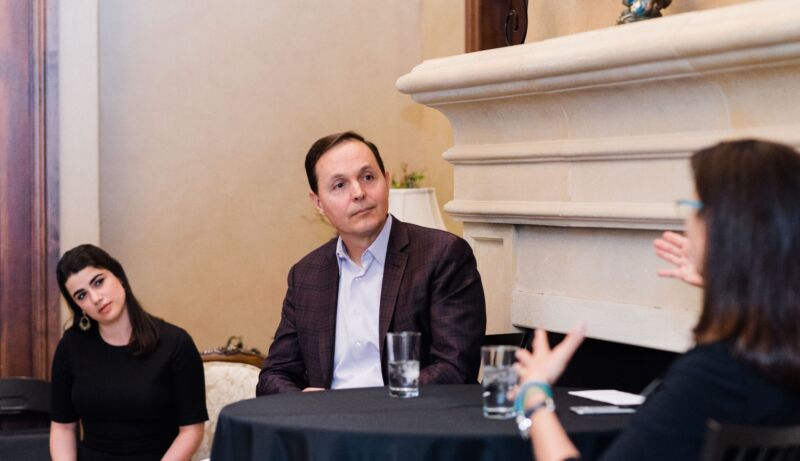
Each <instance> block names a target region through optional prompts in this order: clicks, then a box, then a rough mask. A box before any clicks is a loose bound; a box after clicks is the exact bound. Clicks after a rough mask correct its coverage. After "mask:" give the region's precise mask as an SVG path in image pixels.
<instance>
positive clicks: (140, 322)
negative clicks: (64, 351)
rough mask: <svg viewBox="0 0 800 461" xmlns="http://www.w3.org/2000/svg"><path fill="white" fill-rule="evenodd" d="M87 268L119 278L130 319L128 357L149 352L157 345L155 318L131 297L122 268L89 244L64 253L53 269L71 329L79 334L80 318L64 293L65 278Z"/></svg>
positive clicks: (95, 326) (76, 306)
mask: <svg viewBox="0 0 800 461" xmlns="http://www.w3.org/2000/svg"><path fill="white" fill-rule="evenodd" d="M87 267H96V268H98V269H106V270H108V271H109V272H111V273H112V274H114V276H115V277H117V278H118V279H119V281H120V282H121V283H122V286H123V288H124V289H125V304H126V305H127V310H128V316H129V318H130V320H131V330H132V331H131V339H130V342H129V343H128V347H129V348H130V351H131V354H133V355H143V354H147V353H148V352H151V351H152V350H153V349H155V347H156V345H157V344H158V329H157V328H156V325H155V322H154V320H155V317H153V316H151V315H150V314H148V313H147V312H145V310H144V309H143V308H142V306H141V304H139V301H138V300H137V299H136V296H134V295H133V290H132V289H131V284H130V282H128V276H126V275H125V270H124V269H122V264H120V263H119V261H117V260H116V259H114V258H112V257H111V255H109V254H108V253H106V252H105V251H103V250H102V249H100V248H98V247H96V246H94V245H89V244H84V245H79V246H77V247H75V248H73V249H71V250H69V251H68V252H66V253H64V256H62V257H61V260H60V261H58V266H57V267H56V279H57V280H58V288H59V289H60V290H61V294H62V295H63V296H64V299H66V300H67V304H68V305H69V308H70V309H71V310H72V326H71V327H70V328H71V329H73V330H75V331H78V332H81V330H80V329H79V328H78V323H79V322H80V318H81V316H82V315H83V314H82V312H81V308H80V307H78V304H77V303H75V300H73V299H72V296H71V295H70V293H69V291H68V290H67V287H66V283H67V279H68V278H69V277H70V276H71V275H73V274H77V273H78V272H80V271H82V270H83V269H85V268H87ZM89 320H90V322H91V323H92V328H98V325H97V322H95V321H94V320H92V319H89Z"/></svg>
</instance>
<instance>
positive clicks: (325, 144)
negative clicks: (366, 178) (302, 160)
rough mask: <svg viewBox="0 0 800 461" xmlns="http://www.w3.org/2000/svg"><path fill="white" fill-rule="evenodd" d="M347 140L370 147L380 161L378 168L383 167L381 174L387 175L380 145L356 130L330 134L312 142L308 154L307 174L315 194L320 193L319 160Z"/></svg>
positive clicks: (376, 159)
mask: <svg viewBox="0 0 800 461" xmlns="http://www.w3.org/2000/svg"><path fill="white" fill-rule="evenodd" d="M346 141H358V142H361V143H363V144H364V145H366V146H367V147H369V150H371V151H372V155H374V156H375V161H377V162H378V168H380V169H381V174H383V175H386V170H385V169H384V168H383V160H382V159H381V154H380V152H378V147H377V146H375V144H373V143H371V142H369V141H367V140H366V139H364V137H363V136H361V135H360V134H358V133H356V132H355V131H345V132H343V133H334V134H329V135H328V136H325V137H323V138H320V139H318V140H317V141H316V142H315V143H314V144H312V145H311V149H309V150H308V153H307V154H306V176H307V177H308V185H309V186H310V187H311V190H312V191H314V193H315V194H316V193H318V189H319V187H318V185H317V172H316V169H315V168H316V166H317V162H318V161H319V159H320V157H322V156H323V155H324V154H325V152H328V151H329V150H331V149H333V148H334V147H335V146H337V145H339V144H341V143H343V142H346Z"/></svg>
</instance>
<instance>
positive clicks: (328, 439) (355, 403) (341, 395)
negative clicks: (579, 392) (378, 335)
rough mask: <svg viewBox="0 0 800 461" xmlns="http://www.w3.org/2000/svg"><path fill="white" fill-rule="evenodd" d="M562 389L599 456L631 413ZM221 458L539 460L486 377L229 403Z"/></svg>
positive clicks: (584, 444)
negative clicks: (496, 416) (595, 405)
mask: <svg viewBox="0 0 800 461" xmlns="http://www.w3.org/2000/svg"><path fill="white" fill-rule="evenodd" d="M567 391H568V389H561V388H557V389H555V394H556V395H555V400H556V405H557V406H558V409H557V412H558V416H559V418H560V419H561V421H562V423H563V424H564V427H565V428H566V430H567V432H568V433H569V435H570V437H571V438H572V440H573V442H575V444H576V446H577V447H578V449H579V450H581V453H582V454H583V459H592V458H593V457H595V456H597V455H598V454H599V453H600V452H601V450H602V449H604V448H605V447H606V446H607V445H608V443H609V442H610V441H611V440H613V438H614V437H615V436H616V434H617V433H619V431H620V430H621V429H622V428H624V427H625V425H626V424H627V423H628V421H629V419H630V415H603V416H578V415H575V414H573V413H571V412H570V411H569V407H570V406H572V405H592V402H591V401H590V400H586V399H582V398H579V397H574V396H571V395H568V394H567ZM211 458H212V460H214V461H227V460H231V461H234V460H235V461H246V460H269V461H278V460H292V461H304V460H313V461H322V460H343V461H344V460H347V461H354V460H398V461H400V460H403V461H406V460H458V461H466V460H476V461H478V460H480V461H490V460H504V461H506V460H520V461H527V460H531V459H532V456H531V448H530V442H529V441H526V440H522V439H521V438H520V436H519V432H518V431H517V427H516V423H515V422H514V420H504V421H497V420H489V419H486V418H484V417H483V415H482V412H481V387H480V386H479V385H452V386H423V387H422V388H421V389H420V396H419V397H418V398H413V399H398V398H392V397H390V396H389V392H388V390H387V389H386V388H366V389H347V390H337V391H324V392H312V393H302V394H301V393H290V394H278V395H272V396H267V397H260V398H257V399H252V400H245V401H242V402H237V403H234V404H232V405H228V406H227V407H225V408H224V409H223V410H222V412H221V413H220V415H219V420H218V422H217V430H216V434H215V436H214V444H213V449H212V455H211Z"/></svg>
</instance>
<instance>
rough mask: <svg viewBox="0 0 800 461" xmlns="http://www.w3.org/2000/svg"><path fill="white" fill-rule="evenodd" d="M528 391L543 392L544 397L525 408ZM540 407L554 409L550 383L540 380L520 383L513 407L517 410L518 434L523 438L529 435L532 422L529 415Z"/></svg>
mask: <svg viewBox="0 0 800 461" xmlns="http://www.w3.org/2000/svg"><path fill="white" fill-rule="evenodd" d="M530 391H536V392H541V393H543V394H544V396H545V399H544V401H542V402H538V403H536V404H535V405H533V406H532V407H530V408H528V409H527V410H526V409H525V402H526V401H527V400H528V399H527V396H528V392H530ZM542 408H546V409H547V410H549V411H554V410H555V409H556V405H555V403H553V389H552V388H551V387H550V385H549V384H547V383H545V382H542V381H528V382H526V383H522V385H521V386H520V387H519V389H518V390H517V397H516V398H515V399H514V409H515V410H516V412H517V428H518V429H519V435H520V436H521V437H522V438H523V439H527V438H528V436H529V434H528V431H529V430H530V428H531V424H532V423H531V416H532V415H533V414H534V413H536V411H538V410H540V409H542Z"/></svg>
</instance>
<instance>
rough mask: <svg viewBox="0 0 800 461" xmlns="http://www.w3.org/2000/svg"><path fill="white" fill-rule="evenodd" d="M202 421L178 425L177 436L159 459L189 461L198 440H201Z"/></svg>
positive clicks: (164, 460)
mask: <svg viewBox="0 0 800 461" xmlns="http://www.w3.org/2000/svg"><path fill="white" fill-rule="evenodd" d="M204 426H205V425H204V424H203V423H197V424H191V425H189V426H180V427H179V428H178V436H177V437H175V440H174V441H173V442H172V445H170V447H169V450H167V452H166V453H165V454H164V457H163V458H161V461H189V459H190V458H191V457H192V455H193V454H194V452H195V451H197V447H199V446H200V442H202V441H203V429H204Z"/></svg>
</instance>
